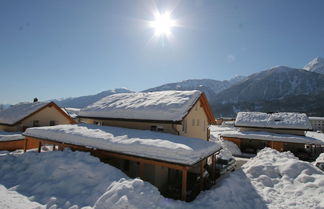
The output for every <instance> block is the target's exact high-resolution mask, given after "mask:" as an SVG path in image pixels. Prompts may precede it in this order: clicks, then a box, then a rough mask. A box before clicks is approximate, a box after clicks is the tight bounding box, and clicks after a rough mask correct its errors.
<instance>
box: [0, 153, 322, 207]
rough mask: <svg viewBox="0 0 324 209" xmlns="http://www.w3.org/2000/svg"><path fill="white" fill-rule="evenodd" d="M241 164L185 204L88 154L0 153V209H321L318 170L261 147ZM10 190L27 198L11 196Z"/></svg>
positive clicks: (320, 176)
mask: <svg viewBox="0 0 324 209" xmlns="http://www.w3.org/2000/svg"><path fill="white" fill-rule="evenodd" d="M242 168H243V169H240V170H237V171H235V172H233V173H231V174H230V175H229V176H227V177H225V178H224V179H222V181H220V182H219V183H218V184H217V185H216V186H214V187H212V188H211V189H210V190H208V191H205V192H202V193H201V194H200V195H199V196H198V197H197V198H196V200H194V201H193V202H190V203H186V202H182V201H176V200H171V199H167V198H164V197H163V196H161V195H160V193H159V191H158V190H157V188H156V187H154V186H152V185H151V184H150V183H147V182H143V181H142V180H141V179H130V178H128V177H126V176H125V174H123V173H122V172H121V171H120V170H118V169H116V168H114V167H112V166H109V165H107V164H104V163H101V162H100V161H99V160H98V159H97V158H95V157H92V156H90V155H89V154H88V153H83V152H71V151H69V150H65V151H63V152H60V151H56V152H43V153H37V152H28V153H25V154H12V153H7V154H4V155H2V156H0V184H2V185H4V186H5V187H6V188H8V189H5V188H3V187H0V194H1V197H0V208H5V207H6V204H8V202H10V201H11V202H12V204H16V205H14V206H16V207H14V208H28V206H29V205H31V204H34V203H31V201H35V202H38V203H40V204H42V205H46V207H47V208H52V209H54V208H70V209H77V208H82V207H84V208H88V209H90V208H96V209H126V208H127V209H146V208H166V209H169V208H180V209H182V208H183V209H185V208H189V209H200V208H201V209H205V208H222V209H238V208H244V209H251V208H258V209H262V208H270V209H272V208H273V209H277V208H284V209H287V208H300V209H307V208H314V209H320V208H324V173H323V172H322V171H320V170H319V169H318V168H316V167H315V166H313V165H312V164H311V163H308V162H304V161H300V160H298V159H297V158H296V157H294V156H293V154H291V153H290V152H284V153H280V152H278V151H276V150H272V149H270V148H265V149H263V150H262V151H260V152H259V153H258V154H257V156H256V157H255V158H252V159H251V160H250V161H248V162H247V163H246V164H245V165H244V166H243V167H242ZM9 190H10V191H9ZM14 190H15V191H17V192H19V193H20V194H21V195H23V196H25V197H29V200H28V199H25V198H20V197H21V196H20V195H19V198H18V199H17V200H16V199H15V197H14V196H12V191H14ZM15 195H16V193H15ZM22 199H23V200H22ZM1 200H2V201H1ZM3 200H5V201H3ZM22 201H26V205H24V204H20V203H21V202H22ZM38 206H39V205H38V204H37V203H35V207H38ZM9 208H10V207H9ZM11 208H13V207H11Z"/></svg>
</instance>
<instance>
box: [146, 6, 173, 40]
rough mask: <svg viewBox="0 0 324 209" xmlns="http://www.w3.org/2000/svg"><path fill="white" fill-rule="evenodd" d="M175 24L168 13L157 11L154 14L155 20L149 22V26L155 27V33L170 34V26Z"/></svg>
mask: <svg viewBox="0 0 324 209" xmlns="http://www.w3.org/2000/svg"><path fill="white" fill-rule="evenodd" d="M175 25H176V22H175V21H174V20H173V19H172V18H171V16H170V13H167V12H166V13H163V14H160V13H157V14H155V20H154V21H151V22H150V26H151V27H153V28H154V29H155V35H156V36H158V37H160V36H167V37H168V36H170V34H171V28H172V27H174V26H175Z"/></svg>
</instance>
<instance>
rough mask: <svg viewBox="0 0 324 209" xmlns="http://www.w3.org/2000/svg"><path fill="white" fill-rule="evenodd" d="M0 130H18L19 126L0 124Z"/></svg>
mask: <svg viewBox="0 0 324 209" xmlns="http://www.w3.org/2000/svg"><path fill="white" fill-rule="evenodd" d="M0 131H8V132H15V131H19V130H17V126H8V125H0Z"/></svg>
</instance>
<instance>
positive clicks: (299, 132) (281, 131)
mask: <svg viewBox="0 0 324 209" xmlns="http://www.w3.org/2000/svg"><path fill="white" fill-rule="evenodd" d="M240 130H241V131H265V132H271V133H278V134H293V135H299V136H305V131H303V130H290V129H271V128H245V127H242V128H241V127H240Z"/></svg>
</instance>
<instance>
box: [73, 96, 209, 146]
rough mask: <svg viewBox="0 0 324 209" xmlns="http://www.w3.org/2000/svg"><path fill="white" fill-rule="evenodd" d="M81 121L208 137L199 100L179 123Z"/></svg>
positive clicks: (206, 120)
mask: <svg viewBox="0 0 324 209" xmlns="http://www.w3.org/2000/svg"><path fill="white" fill-rule="evenodd" d="M79 121H80V122H81V123H87V124H98V122H99V123H101V125H104V126H116V127H123V128H133V129H141V130H151V127H152V126H157V127H158V128H159V127H160V128H163V132H166V133H171V134H175V135H181V136H187V137H194V138H200V139H204V140H208V139H209V129H208V119H207V116H206V113H205V111H204V109H203V108H202V106H201V103H200V101H197V103H196V104H195V105H194V106H193V108H192V109H191V110H190V112H189V113H188V114H187V116H186V117H185V118H184V120H183V121H182V123H181V124H170V123H155V122H140V121H123V120H113V119H93V118H82V117H80V120H79Z"/></svg>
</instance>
